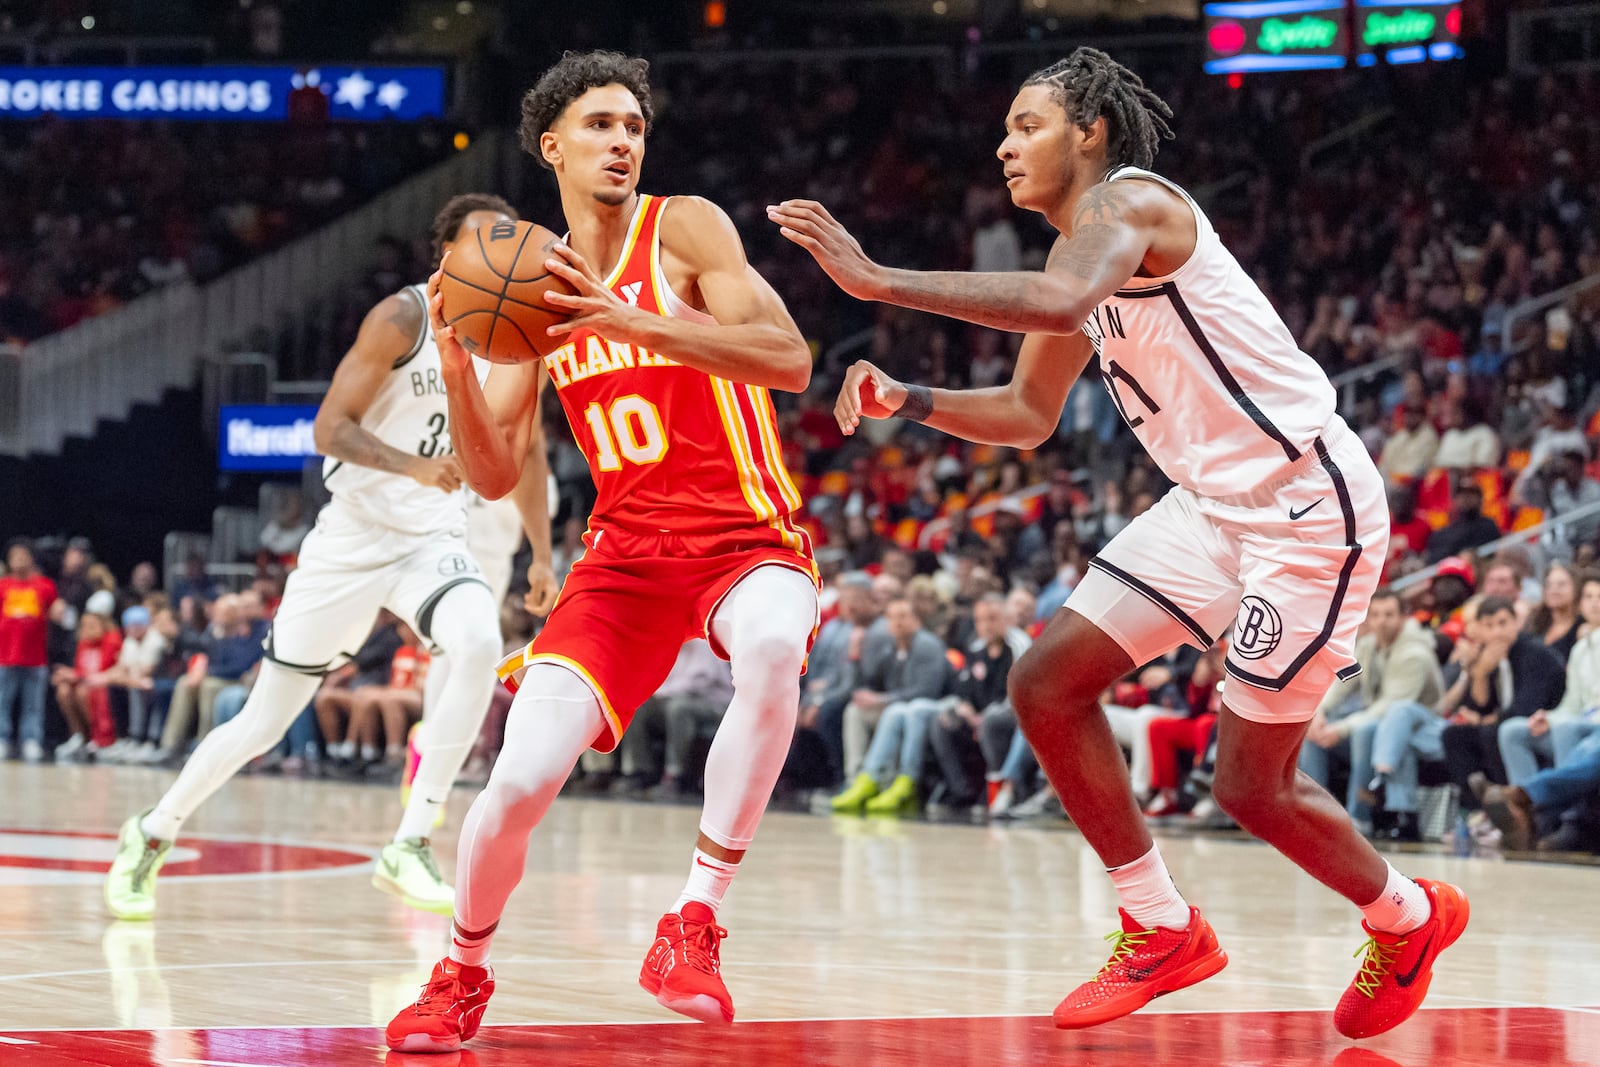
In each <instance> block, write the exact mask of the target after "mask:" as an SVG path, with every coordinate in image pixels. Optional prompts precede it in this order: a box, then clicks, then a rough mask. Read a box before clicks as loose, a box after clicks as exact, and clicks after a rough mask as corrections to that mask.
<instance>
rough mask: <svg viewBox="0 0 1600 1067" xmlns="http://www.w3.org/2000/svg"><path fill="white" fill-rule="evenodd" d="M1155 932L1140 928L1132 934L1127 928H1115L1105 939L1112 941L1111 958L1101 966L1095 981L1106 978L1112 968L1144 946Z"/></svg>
mask: <svg viewBox="0 0 1600 1067" xmlns="http://www.w3.org/2000/svg"><path fill="white" fill-rule="evenodd" d="M1153 933H1155V931H1154V930H1138V931H1135V932H1134V933H1131V934H1130V933H1128V931H1126V930H1113V931H1112V932H1111V933H1109V934H1107V935H1106V936H1105V938H1104V940H1106V941H1110V942H1111V958H1110V959H1109V960H1106V965H1105V966H1104V967H1102V968H1100V973H1099V974H1097V975H1095V981H1097V982H1098V981H1099V980H1100V979H1102V978H1104V977H1105V976H1106V974H1107V973H1108V972H1109V971H1110V970H1111V968H1113V967H1115V966H1116V965H1117V964H1119V963H1121V962H1122V961H1123V960H1125V959H1128V958H1129V957H1131V956H1132V955H1133V954H1134V953H1135V952H1137V951H1139V949H1141V948H1143V947H1144V943H1145V942H1146V941H1148V940H1150V935H1151V934H1153Z"/></svg>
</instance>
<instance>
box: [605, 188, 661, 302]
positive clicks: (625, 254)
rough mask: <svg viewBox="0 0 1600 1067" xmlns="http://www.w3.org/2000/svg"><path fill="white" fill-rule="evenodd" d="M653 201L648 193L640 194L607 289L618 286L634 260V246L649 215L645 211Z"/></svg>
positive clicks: (607, 280)
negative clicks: (627, 267)
mask: <svg viewBox="0 0 1600 1067" xmlns="http://www.w3.org/2000/svg"><path fill="white" fill-rule="evenodd" d="M651 199H652V198H651V196H650V195H649V194H648V193H640V194H639V206H638V207H636V208H634V209H633V218H632V219H630V220H628V237H627V239H626V240H624V241H623V242H622V255H620V256H618V257H617V265H616V266H615V267H612V268H611V273H610V274H608V275H606V281H605V286H606V288H607V289H610V288H612V287H614V286H615V285H616V284H617V281H618V280H619V279H620V278H621V277H622V270H623V268H624V267H626V266H627V265H628V260H629V259H631V258H633V246H634V245H636V244H638V243H639V229H640V227H642V226H643V225H644V220H645V216H646V215H647V214H648V212H647V211H646V210H645V209H646V208H648V207H649V206H650V201H651Z"/></svg>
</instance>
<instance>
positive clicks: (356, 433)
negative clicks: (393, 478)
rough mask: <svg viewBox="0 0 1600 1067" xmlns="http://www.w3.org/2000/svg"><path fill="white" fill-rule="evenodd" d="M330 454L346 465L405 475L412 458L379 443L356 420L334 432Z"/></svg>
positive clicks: (337, 428)
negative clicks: (350, 464)
mask: <svg viewBox="0 0 1600 1067" xmlns="http://www.w3.org/2000/svg"><path fill="white" fill-rule="evenodd" d="M329 443H330V444H331V445H332V446H333V447H331V448H329V449H328V454H329V455H331V456H332V457H333V458H334V459H337V460H340V461H342V462H344V463H352V464H354V465H355V466H357V467H370V468H372V469H373V470H379V471H385V472H387V473H389V474H404V473H405V471H406V466H407V464H409V463H410V462H411V457H410V456H408V455H407V454H406V453H404V452H402V451H400V450H399V449H398V448H392V447H390V446H389V445H386V444H384V443H383V442H382V441H380V440H378V439H377V438H376V437H374V436H373V435H372V434H371V433H369V432H368V431H366V430H363V429H362V428H361V424H360V423H358V422H356V421H355V420H354V419H344V420H342V421H340V422H339V424H338V425H336V426H335V427H334V429H333V439H332V441H330V442H329Z"/></svg>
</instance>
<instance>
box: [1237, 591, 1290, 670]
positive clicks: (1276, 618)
mask: <svg viewBox="0 0 1600 1067" xmlns="http://www.w3.org/2000/svg"><path fill="white" fill-rule="evenodd" d="M1282 640H1283V617H1282V616H1281V615H1279V614H1278V609H1277V608H1275V607H1273V606H1272V605H1271V604H1268V603H1267V602H1266V601H1265V600H1262V599H1261V598H1260V597H1258V596H1247V597H1245V598H1244V599H1243V600H1241V601H1239V621H1238V623H1237V625H1235V626H1234V628H1233V654H1234V655H1235V656H1237V657H1239V658H1240V659H1261V658H1262V657H1263V656H1269V655H1271V654H1272V650H1273V649H1275V648H1277V647H1278V642H1279V641H1282Z"/></svg>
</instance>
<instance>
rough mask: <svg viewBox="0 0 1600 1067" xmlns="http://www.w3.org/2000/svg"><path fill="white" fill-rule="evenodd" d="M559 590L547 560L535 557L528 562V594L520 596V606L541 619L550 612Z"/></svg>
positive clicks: (559, 585) (554, 574)
mask: <svg viewBox="0 0 1600 1067" xmlns="http://www.w3.org/2000/svg"><path fill="white" fill-rule="evenodd" d="M559 592H561V583H560V582H558V581H556V572H555V571H553V570H551V569H550V563H549V561H547V560H538V559H536V560H534V561H533V562H532V563H530V564H528V595H527V596H525V597H523V598H522V606H523V607H525V608H527V609H528V613H529V614H530V615H537V616H538V617H539V618H541V619H542V618H544V617H545V616H546V615H548V614H550V609H551V608H553V607H555V606H556V594H557V593H559Z"/></svg>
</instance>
